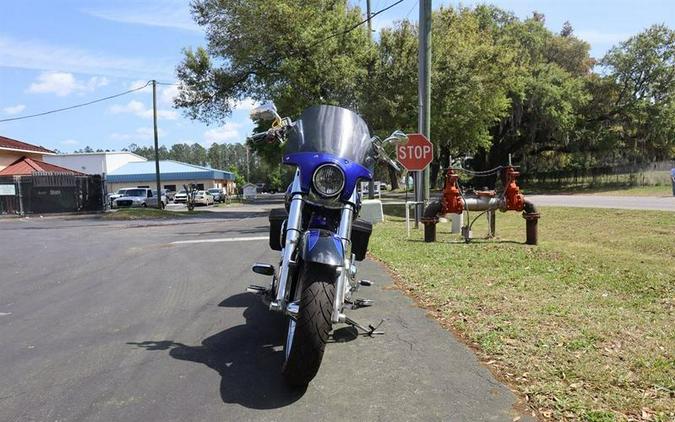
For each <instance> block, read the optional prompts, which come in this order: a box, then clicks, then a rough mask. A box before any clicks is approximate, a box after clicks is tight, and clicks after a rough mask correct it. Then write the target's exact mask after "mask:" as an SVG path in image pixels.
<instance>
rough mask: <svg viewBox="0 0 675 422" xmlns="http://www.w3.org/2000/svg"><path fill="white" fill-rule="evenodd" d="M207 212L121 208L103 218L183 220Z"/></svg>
mask: <svg viewBox="0 0 675 422" xmlns="http://www.w3.org/2000/svg"><path fill="white" fill-rule="evenodd" d="M206 212H208V211H185V212H177V211H168V210H158V209H157V208H122V209H118V210H117V211H113V212H107V213H105V214H104V215H103V218H105V219H108V220H140V219H146V218H156V219H168V218H185V217H197V216H200V215H204V213H206Z"/></svg>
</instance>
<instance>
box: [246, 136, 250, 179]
mask: <svg viewBox="0 0 675 422" xmlns="http://www.w3.org/2000/svg"><path fill="white" fill-rule="evenodd" d="M248 161H249V157H248V144H246V183H251V171H250V168H249V162H248Z"/></svg>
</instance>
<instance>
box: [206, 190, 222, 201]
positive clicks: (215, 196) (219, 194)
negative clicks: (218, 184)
mask: <svg viewBox="0 0 675 422" xmlns="http://www.w3.org/2000/svg"><path fill="white" fill-rule="evenodd" d="M207 192H208V193H210V194H211V195H213V200H214V201H216V202H225V198H226V196H225V192H223V190H222V189H221V188H211V189H209V190H208V191H207Z"/></svg>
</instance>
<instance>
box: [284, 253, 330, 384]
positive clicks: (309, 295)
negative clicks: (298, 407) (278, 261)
mask: <svg viewBox="0 0 675 422" xmlns="http://www.w3.org/2000/svg"><path fill="white" fill-rule="evenodd" d="M334 279H335V271H334V270H333V269H332V268H330V267H320V266H307V265H305V267H304V268H303V270H302V273H301V274H300V279H299V280H298V287H299V288H302V293H301V294H300V306H299V308H300V309H299V313H298V318H297V320H293V319H289V322H288V334H287V337H286V347H285V349H284V352H285V354H286V361H285V362H284V366H283V368H282V370H281V372H282V375H283V376H284V378H285V380H286V382H288V383H289V384H290V385H293V386H297V387H302V386H306V385H307V384H309V382H310V381H311V380H312V379H313V378H314V376H316V373H317V372H318V371H319V367H320V366H321V360H322V359H323V351H324V349H325V347H326V342H327V341H328V334H329V333H330V330H331V327H332V322H331V314H332V312H333V298H334V297H335V284H334ZM296 297H297V295H296Z"/></svg>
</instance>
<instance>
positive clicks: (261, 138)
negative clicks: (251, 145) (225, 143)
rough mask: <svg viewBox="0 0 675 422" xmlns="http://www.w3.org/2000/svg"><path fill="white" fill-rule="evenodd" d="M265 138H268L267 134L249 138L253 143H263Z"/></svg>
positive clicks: (258, 134) (257, 134)
mask: <svg viewBox="0 0 675 422" xmlns="http://www.w3.org/2000/svg"><path fill="white" fill-rule="evenodd" d="M265 138H267V132H260V133H255V134H253V135H251V136H250V137H249V139H250V140H251V141H253V142H258V141H262V140H264V139H265Z"/></svg>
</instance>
